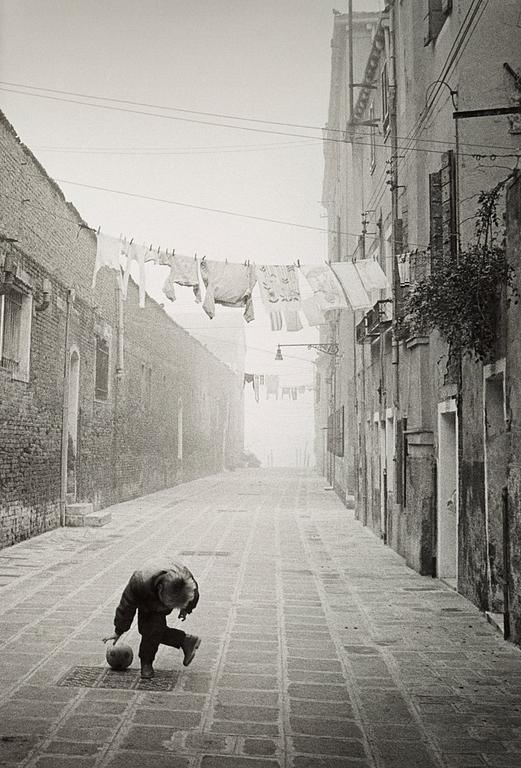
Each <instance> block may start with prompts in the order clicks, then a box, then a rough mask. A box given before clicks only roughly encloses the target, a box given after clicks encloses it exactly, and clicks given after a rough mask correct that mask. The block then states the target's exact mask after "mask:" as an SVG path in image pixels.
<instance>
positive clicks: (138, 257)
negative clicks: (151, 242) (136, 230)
mask: <svg viewBox="0 0 521 768" xmlns="http://www.w3.org/2000/svg"><path fill="white" fill-rule="evenodd" d="M148 253H150V250H149V249H148V248H146V247H145V246H144V245H138V244H137V243H126V244H125V254H126V256H127V264H126V267H125V274H124V275H123V298H124V299H126V298H127V291H128V280H129V277H130V266H131V264H132V262H133V261H135V262H136V263H137V265H138V268H139V306H140V308H141V309H144V307H145V301H146V273H145V262H146V261H150V259H149V258H147V254H148Z"/></svg>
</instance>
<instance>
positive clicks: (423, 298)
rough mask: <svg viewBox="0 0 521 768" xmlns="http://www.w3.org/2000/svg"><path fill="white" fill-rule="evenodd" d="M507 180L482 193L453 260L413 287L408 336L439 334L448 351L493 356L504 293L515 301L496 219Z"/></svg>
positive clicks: (511, 272)
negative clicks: (470, 230)
mask: <svg viewBox="0 0 521 768" xmlns="http://www.w3.org/2000/svg"><path fill="white" fill-rule="evenodd" d="M509 178H510V177H509ZM507 181H508V179H505V180H504V181H502V182H500V183H499V184H498V185H496V186H495V187H494V188H493V189H491V190H488V191H483V192H481V193H480V195H479V198H478V208H477V212H476V217H475V218H476V224H475V234H474V239H473V240H472V242H471V243H470V244H469V245H468V246H467V247H465V248H463V249H461V250H460V251H459V254H458V258H457V259H454V260H450V261H444V262H442V263H440V264H436V265H434V266H433V269H432V271H431V274H430V275H428V276H427V277H425V278H424V279H422V280H421V281H420V282H418V283H416V284H415V285H414V287H413V288H412V290H411V292H410V293H409V295H408V297H407V299H406V301H405V307H404V310H405V312H404V321H405V323H406V325H407V328H408V332H409V334H410V335H412V334H425V333H427V332H429V331H432V330H434V329H437V330H438V331H439V333H440V334H441V336H442V337H443V338H444V340H445V341H446V342H447V343H448V344H449V347H450V349H451V350H453V351H454V352H460V353H462V354H469V355H471V356H473V357H474V359H477V360H480V361H487V360H489V359H490V358H491V355H492V353H493V351H494V346H495V342H496V327H497V317H498V306H499V299H500V295H501V292H502V290H504V289H505V288H507V291H508V293H507V300H508V301H511V300H514V301H515V303H517V300H518V297H517V291H516V288H515V286H514V283H513V278H514V270H513V268H512V266H511V265H510V264H509V263H508V261H507V258H506V252H505V246H504V240H503V237H502V234H501V233H500V226H499V217H498V203H499V199H500V196H501V193H502V192H503V189H504V187H505V184H506V182H507Z"/></svg>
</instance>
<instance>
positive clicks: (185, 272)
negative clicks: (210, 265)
mask: <svg viewBox="0 0 521 768" xmlns="http://www.w3.org/2000/svg"><path fill="white" fill-rule="evenodd" d="M169 262H170V274H169V275H168V277H167V278H166V280H165V284H164V285H163V293H164V294H165V296H166V297H167V299H170V301H175V300H176V295H175V289H174V284H175V283H176V284H177V285H183V286H186V287H189V288H192V289H193V292H194V296H195V300H196V301H197V302H200V301H201V287H200V285H199V270H198V267H197V259H193V258H191V257H190V256H178V255H177V254H175V253H174V254H172V255H171V256H170V257H169Z"/></svg>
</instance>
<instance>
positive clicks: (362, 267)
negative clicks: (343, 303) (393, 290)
mask: <svg viewBox="0 0 521 768" xmlns="http://www.w3.org/2000/svg"><path fill="white" fill-rule="evenodd" d="M331 268H332V269H333V271H334V273H335V274H336V276H337V277H338V279H339V280H340V282H341V284H342V286H343V288H344V291H345V293H346V296H347V298H348V300H349V303H350V305H351V308H352V309H367V308H368V307H370V306H372V304H373V303H374V297H373V296H372V293H373V291H377V290H381V289H383V288H388V287H389V283H388V281H387V277H386V275H385V272H384V271H383V269H382V268H381V266H380V265H379V263H378V262H377V261H375V260H374V259H360V260H359V261H337V262H332V263H331Z"/></svg>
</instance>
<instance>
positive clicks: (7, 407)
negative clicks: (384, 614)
mask: <svg viewBox="0 0 521 768" xmlns="http://www.w3.org/2000/svg"><path fill="white" fill-rule="evenodd" d="M0 175H1V178H2V194H1V195H0V265H2V264H3V263H4V259H5V256H6V254H8V253H11V254H12V255H13V256H14V258H15V261H16V263H17V265H18V270H19V273H20V274H23V276H24V280H25V281H26V283H27V284H28V285H29V288H28V292H29V293H30V294H32V295H33V299H34V303H35V304H37V303H38V299H39V291H40V290H41V289H42V287H43V281H44V280H48V281H50V284H51V301H50V305H49V306H48V307H47V309H45V310H44V311H36V310H35V309H34V308H33V312H32V327H31V340H30V341H31V362H30V375H29V380H28V381H22V380H19V379H17V378H16V374H13V373H12V371H10V370H7V369H6V368H3V367H1V366H0V546H7V545H9V544H13V543H15V542H17V541H20V540H22V539H25V538H27V537H29V536H32V535H35V534H38V533H41V532H43V531H45V530H48V529H51V528H54V527H56V526H57V525H59V522H60V467H61V443H62V419H63V411H62V407H63V392H64V368H65V360H66V357H69V356H70V354H71V352H72V351H74V352H75V354H77V355H78V357H79V388H78V391H79V396H78V409H77V413H78V418H77V425H78V432H77V447H76V451H75V452H74V454H73V453H72V451H71V452H70V454H69V488H68V490H69V491H71V492H72V493H73V494H74V495H75V498H76V500H77V501H90V502H93V504H94V507H95V508H100V507H104V506H106V505H108V504H111V503H114V502H117V501H120V500H123V499H128V498H132V497H134V496H138V495H141V494H145V493H149V492H152V491H155V490H158V489H160V488H164V487H168V486H171V485H175V484H176V483H179V482H182V481H186V480H188V479H191V478H194V477H197V476H200V475H202V474H207V473H211V472H218V471H221V470H222V469H223V467H224V466H233V465H234V464H236V463H237V459H238V456H239V453H240V451H241V450H242V429H243V418H242V381H240V382H239V381H238V377H237V376H236V375H235V374H233V373H232V371H231V370H230V369H229V368H228V367H227V366H225V365H224V364H223V363H221V362H220V361H219V360H217V359H216V358H215V357H214V356H213V355H212V354H211V353H210V352H209V351H208V350H207V349H206V348H204V347H203V346H202V345H201V344H200V343H199V342H198V341H196V340H195V339H194V338H192V337H191V336H190V335H189V334H188V333H187V332H186V331H184V330H182V329H181V328H180V327H179V326H177V325H176V324H175V323H174V322H173V321H172V320H171V319H170V318H169V317H168V316H167V315H166V313H165V312H164V311H163V309H162V307H160V306H159V305H158V304H157V303H155V302H154V301H152V300H151V299H149V298H148V297H147V301H146V307H145V308H144V309H140V308H139V306H138V296H137V286H136V285H135V284H134V283H132V282H131V283H130V285H129V294H128V299H127V301H126V302H125V304H124V323H123V327H124V334H123V335H124V345H123V346H124V359H123V375H122V376H118V375H117V371H116V362H117V347H118V333H119V329H118V321H117V318H118V292H117V285H116V274H115V273H114V272H112V271H111V270H107V269H103V270H101V271H100V272H99V273H98V276H97V281H96V289H95V291H94V292H93V291H92V288H91V281H92V273H93V269H94V263H95V257H96V237H95V235H94V233H93V232H91V231H90V230H89V229H87V228H85V226H84V224H85V223H84V222H83V220H82V218H81V216H80V215H79V213H78V212H77V211H76V210H75V208H74V207H73V206H72V205H71V204H70V203H67V202H66V200H65V198H64V196H63V194H62V192H61V190H60V189H59V188H58V186H57V185H56V184H55V183H54V182H53V181H52V180H51V179H50V178H49V177H48V176H47V174H46V173H45V171H44V169H43V168H42V167H41V166H40V164H39V163H38V161H37V160H36V159H35V158H34V156H33V155H32V154H31V153H30V152H29V150H28V149H27V148H25V147H24V146H23V145H22V144H21V143H20V142H19V140H18V139H17V137H16V134H15V132H14V130H13V128H12V127H11V126H10V124H9V123H8V122H7V120H5V118H4V117H3V116H1V115H0ZM8 238H11V239H14V240H16V242H15V243H14V244H13V245H11V244H10V243H9V242H8V240H7V239H8ZM71 290H73V291H74V300H73V301H72V303H71V310H70V317H69V324H68V350H67V355H66V350H65V346H66V323H67V296H68V294H69V291H71ZM96 334H101V335H103V336H104V337H105V338H106V339H107V340H108V343H109V395H108V398H107V399H106V400H104V401H103V400H97V399H96V398H95V370H96V365H95V361H96V357H95V356H96V349H95V347H96ZM180 408H182V412H183V438H184V439H183V451H182V458H178V414H179V409H180ZM224 434H225V435H226V439H225V440H223V435H224ZM74 478H75V483H74V482H71V479H72V480H74Z"/></svg>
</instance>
